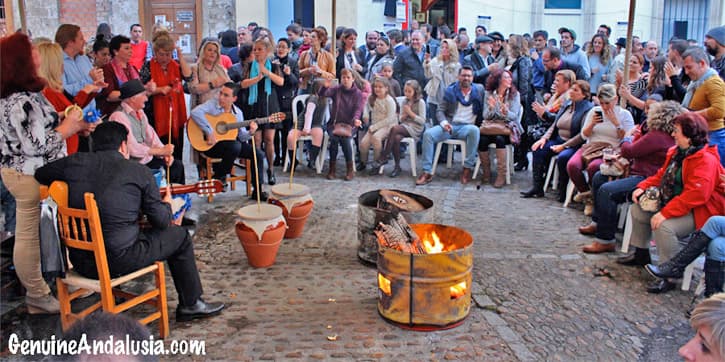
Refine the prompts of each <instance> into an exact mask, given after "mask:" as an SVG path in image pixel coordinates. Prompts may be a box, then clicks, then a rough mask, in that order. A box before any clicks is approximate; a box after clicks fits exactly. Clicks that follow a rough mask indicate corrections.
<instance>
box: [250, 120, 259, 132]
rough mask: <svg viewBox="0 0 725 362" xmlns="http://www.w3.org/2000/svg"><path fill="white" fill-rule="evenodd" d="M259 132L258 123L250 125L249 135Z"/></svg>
mask: <svg viewBox="0 0 725 362" xmlns="http://www.w3.org/2000/svg"><path fill="white" fill-rule="evenodd" d="M254 132H257V122H252V123H250V124H249V133H254Z"/></svg>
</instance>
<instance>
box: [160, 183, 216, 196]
mask: <svg viewBox="0 0 725 362" xmlns="http://www.w3.org/2000/svg"><path fill="white" fill-rule="evenodd" d="M159 191H160V192H161V196H162V197H163V196H164V195H165V194H166V187H162V188H160V189H159ZM222 191H224V185H223V184H222V182H221V181H219V180H203V181H199V182H197V183H195V184H193V185H174V184H172V185H171V194H172V195H178V194H191V193H197V194H199V195H201V196H208V195H214V194H218V193H220V192H222Z"/></svg>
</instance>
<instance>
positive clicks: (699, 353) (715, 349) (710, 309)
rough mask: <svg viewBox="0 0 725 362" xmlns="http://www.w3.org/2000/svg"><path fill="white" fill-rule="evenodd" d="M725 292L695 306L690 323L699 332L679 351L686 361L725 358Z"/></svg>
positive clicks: (720, 359) (721, 359) (719, 359)
mask: <svg viewBox="0 0 725 362" xmlns="http://www.w3.org/2000/svg"><path fill="white" fill-rule="evenodd" d="M724 315H725V293H719V294H715V295H713V296H712V297H710V298H708V299H705V300H703V301H702V302H700V304H698V305H697V307H695V310H693V311H692V315H691V316H690V325H692V328H694V329H695V330H696V331H697V333H696V334H695V336H694V337H692V339H690V341H688V342H687V343H686V344H685V345H684V346H682V347H680V350H679V351H678V352H679V354H680V356H681V357H682V358H684V359H685V360H686V361H723V360H725V318H723V316H724Z"/></svg>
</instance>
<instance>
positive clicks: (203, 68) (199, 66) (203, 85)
mask: <svg viewBox="0 0 725 362" xmlns="http://www.w3.org/2000/svg"><path fill="white" fill-rule="evenodd" d="M220 58H221V45H220V44H219V42H218V41H217V40H216V39H215V38H206V39H204V40H203V41H202V43H201V46H200V47H199V53H198V58H197V59H198V60H197V63H196V64H194V65H192V66H191V83H190V86H189V90H190V91H191V95H192V96H191V108H194V107H196V106H198V105H199V104H202V103H204V102H206V101H207V100H209V99H212V98H214V97H216V96H217V94H219V89H220V88H221V87H222V86H223V85H224V83H227V82H229V81H230V79H229V75H228V74H227V71H226V69H224V67H222V65H221V63H220Z"/></svg>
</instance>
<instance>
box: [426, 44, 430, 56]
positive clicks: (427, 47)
mask: <svg viewBox="0 0 725 362" xmlns="http://www.w3.org/2000/svg"><path fill="white" fill-rule="evenodd" d="M425 52H426V53H428V54H430V45H428V44H426V45H425Z"/></svg>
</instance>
